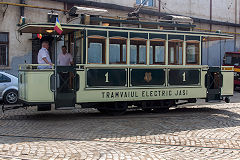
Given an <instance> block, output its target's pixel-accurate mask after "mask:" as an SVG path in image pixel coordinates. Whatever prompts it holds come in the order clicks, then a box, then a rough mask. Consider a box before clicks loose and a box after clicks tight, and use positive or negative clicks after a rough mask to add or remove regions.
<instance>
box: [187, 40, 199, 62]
mask: <svg viewBox="0 0 240 160" xmlns="http://www.w3.org/2000/svg"><path fill="white" fill-rule="evenodd" d="M186 53H187V56H186V58H187V59H186V64H199V42H187V43H186Z"/></svg>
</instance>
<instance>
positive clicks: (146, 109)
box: [142, 108, 152, 113]
mask: <svg viewBox="0 0 240 160" xmlns="http://www.w3.org/2000/svg"><path fill="white" fill-rule="evenodd" d="M142 110H143V111H144V112H146V113H150V112H152V108H143V109H142Z"/></svg>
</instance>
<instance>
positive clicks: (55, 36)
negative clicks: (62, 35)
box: [54, 31, 57, 100]
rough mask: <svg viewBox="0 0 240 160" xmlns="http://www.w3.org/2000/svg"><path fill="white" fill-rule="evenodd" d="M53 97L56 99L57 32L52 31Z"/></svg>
mask: <svg viewBox="0 0 240 160" xmlns="http://www.w3.org/2000/svg"><path fill="white" fill-rule="evenodd" d="M54 60H55V65H54V82H55V83H54V87H55V89H54V99H55V100H56V97H57V33H56V31H54Z"/></svg>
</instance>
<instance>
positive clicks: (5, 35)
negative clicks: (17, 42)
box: [0, 33, 8, 43]
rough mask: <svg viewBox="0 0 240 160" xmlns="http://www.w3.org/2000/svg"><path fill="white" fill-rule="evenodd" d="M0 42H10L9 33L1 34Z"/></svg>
mask: <svg viewBox="0 0 240 160" xmlns="http://www.w3.org/2000/svg"><path fill="white" fill-rule="evenodd" d="M0 42H5V43H7V42H8V33H0Z"/></svg>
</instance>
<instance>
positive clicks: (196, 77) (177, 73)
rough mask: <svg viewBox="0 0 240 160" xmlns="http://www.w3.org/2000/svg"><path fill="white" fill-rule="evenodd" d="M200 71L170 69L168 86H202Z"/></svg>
mask: <svg viewBox="0 0 240 160" xmlns="http://www.w3.org/2000/svg"><path fill="white" fill-rule="evenodd" d="M200 73H201V72H200V69H170V70H169V73H168V75H169V77H168V84H169V85H171V86H196V85H200Z"/></svg>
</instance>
